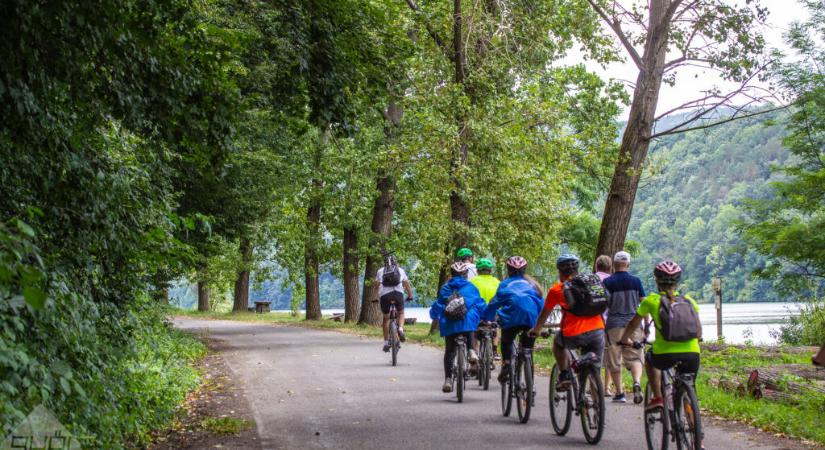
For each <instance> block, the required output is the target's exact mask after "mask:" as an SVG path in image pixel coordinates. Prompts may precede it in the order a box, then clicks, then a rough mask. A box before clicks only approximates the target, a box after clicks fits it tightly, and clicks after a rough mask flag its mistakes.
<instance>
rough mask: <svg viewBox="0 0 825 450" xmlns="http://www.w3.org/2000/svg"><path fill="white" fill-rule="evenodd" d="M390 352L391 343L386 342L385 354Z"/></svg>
mask: <svg viewBox="0 0 825 450" xmlns="http://www.w3.org/2000/svg"><path fill="white" fill-rule="evenodd" d="M389 352H390V344H389V342H385V343H384V353H389Z"/></svg>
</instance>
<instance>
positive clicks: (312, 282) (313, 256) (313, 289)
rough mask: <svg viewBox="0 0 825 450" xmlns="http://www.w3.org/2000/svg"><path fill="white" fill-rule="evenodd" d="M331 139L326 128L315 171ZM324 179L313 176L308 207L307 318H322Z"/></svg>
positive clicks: (305, 277) (305, 269)
mask: <svg viewBox="0 0 825 450" xmlns="http://www.w3.org/2000/svg"><path fill="white" fill-rule="evenodd" d="M328 139H329V131H328V130H325V131H324V134H323V135H322V137H321V143H320V145H319V146H318V149H317V150H316V152H315V158H314V161H313V167H314V168H315V173H316V174H320V172H321V158H322V157H323V151H324V147H325V146H326V144H327V140H328ZM322 189H323V181H322V180H321V178H320V176H317V177H315V178H313V180H312V190H311V192H310V201H309V207H308V208H307V228H308V231H309V233H308V237H307V242H306V244H305V249H304V274H305V276H304V282H305V283H306V284H305V286H306V320H321V318H322V316H321V287H320V285H319V274H318V272H319V264H318V244H319V242H320V240H321V236H320V234H321V233H320V228H321V199H322V194H323V193H322V192H321V190H322Z"/></svg>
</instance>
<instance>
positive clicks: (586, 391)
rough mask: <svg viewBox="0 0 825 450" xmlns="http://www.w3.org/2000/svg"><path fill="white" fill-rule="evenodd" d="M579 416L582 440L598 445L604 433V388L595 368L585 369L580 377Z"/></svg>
mask: <svg viewBox="0 0 825 450" xmlns="http://www.w3.org/2000/svg"><path fill="white" fill-rule="evenodd" d="M581 390H582V392H581V401H582V403H581V405H580V406H579V407H580V411H579V413H580V416H581V419H582V431H583V432H584V439H585V440H587V442H588V443H589V444H594V445H595V444H598V443H599V441H600V440H601V439H602V434H603V433H604V387H603V386H602V379H601V377H600V376H599V372H598V370H597V369H596V368H595V367H592V366H591V367H586V368H585V371H584V373H583V374H582V377H581Z"/></svg>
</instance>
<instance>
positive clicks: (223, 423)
mask: <svg viewBox="0 0 825 450" xmlns="http://www.w3.org/2000/svg"><path fill="white" fill-rule="evenodd" d="M253 425H255V424H254V423H253V422H251V421H249V420H246V419H238V418H236V417H207V418H205V419H203V420H202V421H201V427H203V428H204V429H205V430H207V431H208V432H210V433H213V434H217V435H219V436H235V435H237V434H239V433H240V432H241V431H243V430H247V429H249V428H252V426H253Z"/></svg>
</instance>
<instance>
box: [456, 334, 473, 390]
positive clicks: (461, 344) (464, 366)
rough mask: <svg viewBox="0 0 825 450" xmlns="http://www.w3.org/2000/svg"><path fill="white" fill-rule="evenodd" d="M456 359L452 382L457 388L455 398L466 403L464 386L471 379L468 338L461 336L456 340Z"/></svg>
mask: <svg viewBox="0 0 825 450" xmlns="http://www.w3.org/2000/svg"><path fill="white" fill-rule="evenodd" d="M455 345H456V349H455V357H454V358H455V359H454V361H453V371H452V382H453V386H455V396H456V399H457V400H458V403H461V402H463V401H464V386H465V384H466V382H467V380H469V379H470V375H469V365H468V362H467V338H466V337H465V336H464V334H460V335H458V336H456V338H455Z"/></svg>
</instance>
